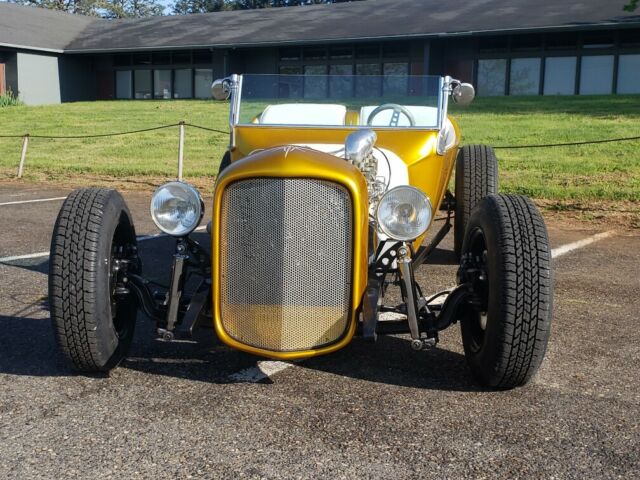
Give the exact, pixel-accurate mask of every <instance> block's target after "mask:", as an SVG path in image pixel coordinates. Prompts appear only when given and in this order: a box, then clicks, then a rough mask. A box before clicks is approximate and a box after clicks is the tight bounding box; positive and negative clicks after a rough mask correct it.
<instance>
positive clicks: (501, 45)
mask: <svg viewBox="0 0 640 480" xmlns="http://www.w3.org/2000/svg"><path fill="white" fill-rule="evenodd" d="M508 48H509V39H508V37H507V36H506V35H500V36H498V37H480V38H479V39H478V51H480V52H504V51H507V49H508Z"/></svg>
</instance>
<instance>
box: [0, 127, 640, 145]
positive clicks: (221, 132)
mask: <svg viewBox="0 0 640 480" xmlns="http://www.w3.org/2000/svg"><path fill="white" fill-rule="evenodd" d="M180 125H184V126H186V127H193V128H197V129H199V130H205V131H207V132H213V133H220V134H223V135H229V132H228V131H224V130H219V129H217V128H210V127H203V126H202V125H196V124H194V123H186V122H180V123H172V124H170V125H160V126H157V127H150V128H141V129H139V130H130V131H127V132H114V133H98V134H94V135H33V134H29V133H26V134H22V135H4V134H0V138H24V137H30V138H45V139H62V140H64V139H68V140H70V139H83V138H104V137H117V136H122V135H133V134H136V133H144V132H152V131H155V130H162V129H164V128H172V127H178V126H180ZM634 140H640V135H639V136H635V137H621V138H607V139H600V140H585V141H581V142H565V143H547V144H533V145H497V146H494V147H493V148H494V149H502V150H507V149H510V150H511V149H520V148H551V147H571V146H578V145H595V144H600V143H613V142H628V141H634Z"/></svg>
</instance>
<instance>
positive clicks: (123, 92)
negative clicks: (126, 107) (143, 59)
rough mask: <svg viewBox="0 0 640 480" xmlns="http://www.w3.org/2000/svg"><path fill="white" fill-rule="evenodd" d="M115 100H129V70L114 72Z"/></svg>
mask: <svg viewBox="0 0 640 480" xmlns="http://www.w3.org/2000/svg"><path fill="white" fill-rule="evenodd" d="M116 98H117V99H119V100H128V99H130V98H131V70H117V71H116Z"/></svg>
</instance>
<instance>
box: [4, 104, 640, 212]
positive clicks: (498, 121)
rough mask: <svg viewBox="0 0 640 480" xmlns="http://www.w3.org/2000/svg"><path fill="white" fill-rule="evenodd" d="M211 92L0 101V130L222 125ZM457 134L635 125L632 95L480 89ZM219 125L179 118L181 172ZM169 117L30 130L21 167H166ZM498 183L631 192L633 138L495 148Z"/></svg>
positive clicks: (473, 138) (173, 146)
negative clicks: (206, 95) (177, 97)
mask: <svg viewBox="0 0 640 480" xmlns="http://www.w3.org/2000/svg"><path fill="white" fill-rule="evenodd" d="M227 108H228V106H227V105H226V104H224V103H214V102H213V101H197V100H193V101H171V102H163V101H117V102H115V101H114V102H87V103H71V104H63V105H56V106H46V107H27V106H17V107H7V108H2V109H0V135H3V134H5V135H6V134H23V133H25V132H29V133H31V134H34V135H35V134H43V135H46V134H49V135H57V134H61V135H82V134H94V133H105V132H117V131H123V130H134V129H141V128H147V127H153V126H156V125H163V124H169V123H177V122H179V121H180V120H185V121H187V122H189V123H194V124H198V125H203V126H207V127H213V128H219V129H222V130H227V129H228V127H227V115H228V113H227ZM452 114H453V116H454V117H455V118H456V119H457V120H458V122H459V123H460V126H461V128H462V132H463V143H486V144H489V145H519V144H540V143H557V142H565V141H581V140H590V139H602V138H613V137H628V136H635V135H640V96H606V97H504V98H479V99H477V100H476V102H475V103H474V104H472V105H471V106H469V107H465V108H460V107H455V106H454V107H452ZM227 143H228V137H227V136H225V135H220V134H215V133H211V132H206V131H201V130H196V129H193V128H189V127H187V135H186V144H185V178H187V179H189V178H191V179H195V178H198V179H202V177H213V176H214V175H215V173H216V172H217V168H218V163H219V160H220V158H221V156H222V154H223V152H224V150H225V149H226V145H227ZM20 148H21V140H20V139H2V138H0V178H3V177H4V178H10V177H12V176H14V175H15V168H16V166H17V164H18V161H19V159H20ZM177 151H178V127H174V128H171V129H166V130H159V131H154V132H148V133H144V134H137V135H130V136H121V137H112V138H100V139H82V140H48V139H32V140H31V142H30V144H29V151H28V155H27V161H26V168H25V172H26V177H27V178H33V179H36V178H37V179H43V178H45V179H53V180H61V179H62V180H64V179H71V181H73V179H78V180H80V179H81V178H82V177H83V176H88V177H92V176H113V177H120V178H132V177H140V176H147V177H172V176H175V170H176V159H177ZM497 154H498V158H499V161H500V169H501V170H500V174H501V189H502V190H504V191H510V192H518V193H523V194H527V195H530V196H532V197H535V198H540V199H551V200H579V201H585V200H631V201H640V141H636V142H620V143H610V144H601V145H589V146H580V147H561V148H549V149H531V150H529V149H525V150H498V151H497Z"/></svg>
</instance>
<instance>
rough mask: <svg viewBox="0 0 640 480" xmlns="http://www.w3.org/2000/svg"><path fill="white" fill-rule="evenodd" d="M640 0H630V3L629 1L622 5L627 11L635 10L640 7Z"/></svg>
mask: <svg viewBox="0 0 640 480" xmlns="http://www.w3.org/2000/svg"><path fill="white" fill-rule="evenodd" d="M638 3H639V1H638V0H629V3H627V4H626V5H625V6H624V7H622V8H623V9H624V11H625V12H633V11H634V10H635V9H636V8H638Z"/></svg>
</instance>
